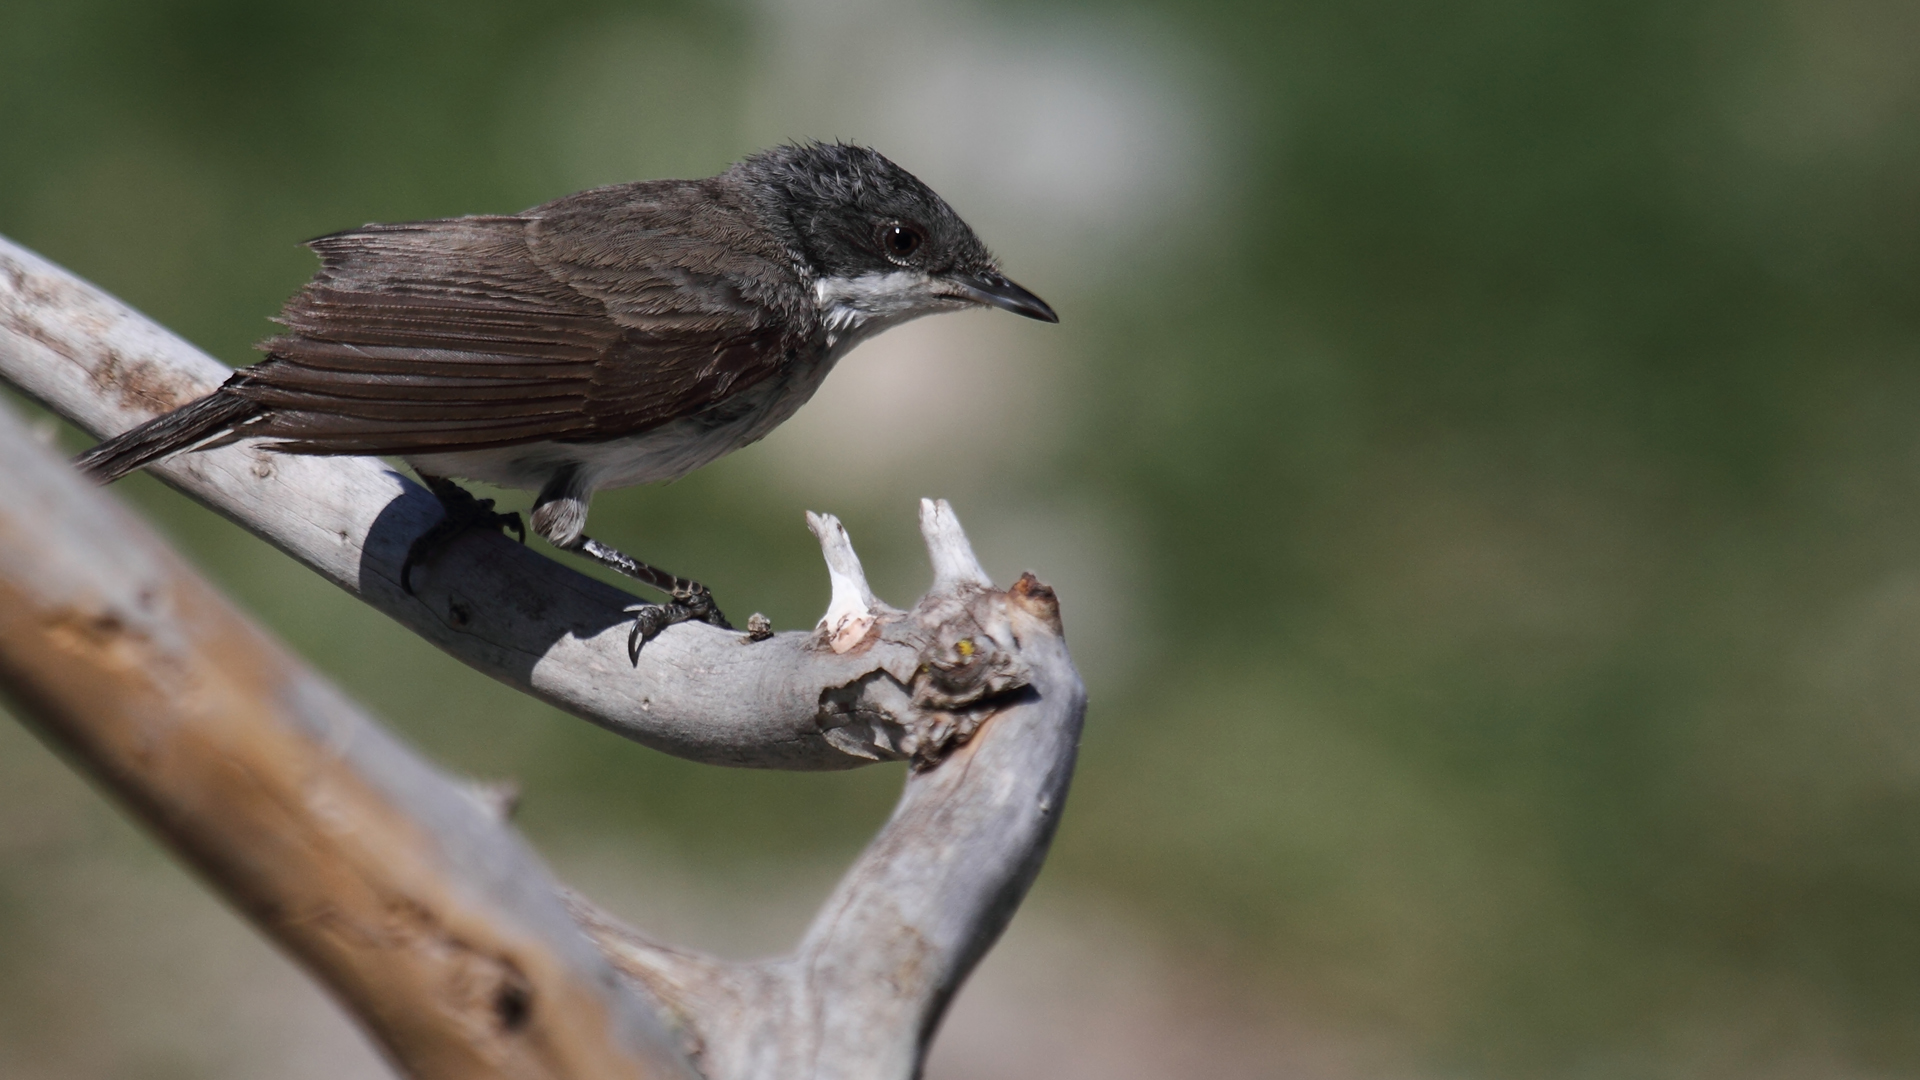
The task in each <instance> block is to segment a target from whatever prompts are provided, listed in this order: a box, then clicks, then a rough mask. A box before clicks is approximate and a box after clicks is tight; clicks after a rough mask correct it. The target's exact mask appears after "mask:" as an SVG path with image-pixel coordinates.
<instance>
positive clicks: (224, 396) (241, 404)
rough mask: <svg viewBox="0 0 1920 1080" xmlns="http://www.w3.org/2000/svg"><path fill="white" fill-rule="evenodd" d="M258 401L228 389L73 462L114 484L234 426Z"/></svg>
mask: <svg viewBox="0 0 1920 1080" xmlns="http://www.w3.org/2000/svg"><path fill="white" fill-rule="evenodd" d="M259 411H260V406H259V405H258V404H257V403H255V402H252V401H248V400H247V399H246V398H243V397H241V396H240V395H238V394H235V393H231V392H229V391H227V390H225V389H221V390H216V391H214V392H213V393H211V394H208V395H207V396H206V397H203V398H201V399H200V400H199V401H196V402H194V403H192V404H191V405H182V406H181V407H179V408H177V409H175V410H173V411H172V412H170V413H166V414H163V415H161V416H156V417H154V418H153V419H151V420H149V421H147V422H146V423H144V424H141V425H140V426H139V427H136V428H133V429H132V430H130V431H125V432H122V433H120V434H119V435H115V436H114V437H113V438H111V439H108V440H107V441H106V442H103V443H101V444H100V445H99V446H96V447H94V448H93V449H91V450H89V451H87V452H86V453H84V454H81V455H80V456H79V457H77V458H74V459H73V464H74V467H75V468H77V469H79V470H80V471H81V472H83V473H86V474H87V475H88V476H89V477H91V478H93V480H95V481H96V482H98V483H102V484H111V483H113V482H114V481H115V480H118V479H120V478H121V477H123V476H125V475H127V474H128V473H130V472H132V471H133V470H135V469H138V468H140V467H141V466H143V465H147V464H151V463H152V462H155V461H158V460H160V459H161V458H163V457H167V456H169V455H171V454H177V453H179V452H180V451H182V450H186V449H190V448H192V447H194V446H198V445H199V444H200V443H203V442H206V441H207V440H208V439H212V438H215V437H217V436H220V435H224V434H226V433H227V432H229V431H232V430H233V429H234V427H235V426H237V425H238V424H240V423H241V422H242V421H245V420H247V419H250V418H251V417H253V416H254V415H256V414H257V413H258V412H259Z"/></svg>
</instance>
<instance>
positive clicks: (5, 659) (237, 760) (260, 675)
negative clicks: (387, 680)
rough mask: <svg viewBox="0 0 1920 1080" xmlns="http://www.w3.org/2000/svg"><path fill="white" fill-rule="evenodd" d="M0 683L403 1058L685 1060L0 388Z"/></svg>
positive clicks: (591, 1071) (486, 824) (312, 680)
mask: <svg viewBox="0 0 1920 1080" xmlns="http://www.w3.org/2000/svg"><path fill="white" fill-rule="evenodd" d="M0 690H4V691H5V692H6V693H7V696H8V697H9V698H11V699H12V700H13V701H14V702H15V703H16V704H17V706H18V707H19V709H20V711H21V713H22V715H23V716H25V717H28V718H30V719H31V720H32V721H33V722H34V723H35V724H36V725H37V726H38V727H39V728H40V729H41V730H42V731H43V732H44V733H45V734H46V735H47V736H48V737H49V738H51V739H52V740H53V741H55V742H57V743H59V744H60V745H62V746H63V747H65V748H66V749H67V750H68V752H69V753H70V754H71V755H72V757H73V758H74V759H75V760H76V761H77V762H78V763H80V764H81V765H82V766H83V767H84V768H86V769H87V771H88V772H90V773H91V774H92V775H93V776H94V777H95V779H97V780H98V781H100V782H101V783H102V784H103V785H105V786H106V787H107V788H109V789H110V790H112V791H113V792H114V793H115V794H116V795H118V796H119V797H120V798H121V799H123V800H124V801H125V802H127V803H128V804H129V805H130V806H131V807H132V808H133V809H135V810H136V811H137V812H138V813H139V814H140V815H141V816H142V817H143V818H144V819H145V820H146V821H147V822H148V824H149V825H151V826H152V827H153V828H154V829H155V830H156V831H158V832H159V833H160V834H161V835H162V836H163V837H164V838H165V839H166V840H167V841H168V842H170V843H171V844H172V845H173V846H174V848H175V849H177V850H178V851H179V852H180V853H181V854H182V855H183V856H184V857H185V858H186V859H188V861H190V862H192V863H193V864H194V865H195V866H197V867H198V868H199V869H200V871H201V872H202V873H203V874H205V875H206V876H207V877H208V878H209V879H210V880H211V881H213V882H214V883H215V884H216V885H217V886H219V887H220V888H221V890H222V891H223V892H225V893H226V894H227V896H228V897H229V898H230V899H232V900H233V901H234V903H235V904H236V905H238V906H239V907H240V909H241V910H242V911H244V912H246V914H247V915H248V917H250V918H251V919H253V920H254V922H256V923H257V924H259V925H260V926H261V927H262V928H263V929H264V930H266V931H267V932H268V933H269V934H271V935H272V936H273V937H274V938H275V939H276V940H277V941H279V942H280V943H281V944H282V945H284V946H285V947H286V948H287V949H288V950H289V951H291V952H292V953H294V954H295V955H296V956H298V957H300V959H301V960H302V961H303V962H304V963H305V964H306V965H307V967H308V968H309V969H310V970H312V971H313V972H314V973H315V974H316V975H318V976H319V977H320V978H321V979H322V980H324V981H325V982H326V983H327V984H328V986H330V987H331V988H332V989H333V991H334V993H335V994H337V995H338V996H339V997H340V998H341V1000H342V1001H344V1002H345V1003H346V1004H347V1005H348V1006H349V1007H350V1008H351V1009H352V1010H353V1012H354V1013H355V1014H356V1015H357V1016H358V1017H359V1018H360V1019H361V1021H362V1022H363V1023H364V1024H365V1025H366V1027H367V1028H368V1030H369V1031H371V1032H372V1034H373V1035H374V1037H375V1038H376V1039H377V1040H378V1041H379V1043H380V1044H381V1045H382V1046H383V1047H384V1048H385V1049H386V1051H387V1053H388V1054H389V1056H390V1057H391V1058H392V1059H393V1061H394V1062H395V1064H396V1065H397V1066H398V1067H400V1068H402V1069H404V1070H405V1071H406V1072H408V1073H409V1074H410V1075H413V1076H417V1077H445V1078H448V1080H466V1078H471V1077H554V1078H560V1077H607V1078H613V1077H639V1076H657V1077H668V1076H691V1075H692V1073H691V1070H690V1069H689V1068H688V1067H687V1065H686V1063H685V1062H684V1060H683V1059H681V1057H680V1055H679V1053H678V1052H677V1049H676V1046H675V1042H674V1040H673V1037H672V1036H671V1034H670V1033H669V1031H668V1029H667V1026H666V1025H665V1024H663V1023H662V1022H661V1020H660V1019H659V1018H658V1017H657V1016H656V1015H654V1012H653V1010H652V1008H651V1006H650V1005H649V1004H648V1002H647V1001H646V1000H645V995H644V994H641V993H636V992H635V991H634V989H633V988H631V987H630V986H626V985H623V984H622V982H621V980H619V979H618V977H617V976H616V975H615V973H614V970H613V968H612V966H611V965H610V964H609V963H608V962H607V960H606V958H605V957H603V956H602V955H601V954H600V953H599V952H598V951H597V950H596V949H595V948H594V945H593V943H592V942H591V941H590V940H588V938H587V937H586V936H585V935H583V934H582V933H581V932H580V928H579V927H578V926H577V925H576V924H575V923H574V921H573V920H572V919H571V918H570V917H569V915H568V912H567V910H566V907H565V906H564V904H562V902H561V901H560V899H559V898H558V896H557V895H556V892H555V887H554V885H553V883H552V881H551V879H550V878H549V877H548V876H547V873H546V870H545V869H544V867H542V865H541V864H540V861H539V859H538V858H537V857H536V856H534V854H533V853H532V852H531V851H530V850H528V849H527V847H526V845H525V844H523V843H522V842H521V841H520V840H519V839H518V837H517V836H516V835H515V834H514V833H513V831H512V830H511V829H509V828H507V827H506V826H505V825H503V824H502V823H501V822H500V821H499V820H498V819H497V818H495V817H494V816H492V815H490V814H488V813H487V812H486V811H485V810H484V809H483V808H482V807H481V805H480V804H479V803H478V802H476V801H475V800H473V799H471V798H469V797H468V796H467V795H465V794H464V793H463V792H462V790H461V788H460V787H459V786H458V785H456V784H455V783H453V782H452V781H450V780H449V779H448V778H447V777H445V776H444V775H442V774H441V773H439V772H438V771H436V770H435V769H434V768H433V767H432V766H430V765H428V764H427V763H426V762H424V761H422V760H420V759H419V758H418V757H416V756H414V755H413V754H412V753H411V752H410V751H408V750H407V749H406V748H405V747H404V746H403V745H401V744H400V743H398V742H396V741H394V740H393V739H392V738H390V737H389V736H388V735H387V734H386V733H385V732H384V731H382V730H381V729H380V727H379V726H378V725H377V724H375V723H373V722H372V721H370V720H368V719H367V718H366V717H365V716H364V715H363V714H362V713H361V712H360V711H359V710H358V709H357V708H355V707H354V706H353V705H352V703H350V702H348V701H347V700H345V699H344V698H343V697H341V695H340V694H339V692H338V691H336V690H334V689H333V688H332V687H331V686H330V685H329V684H328V683H327V682H326V681H325V680H323V679H321V678H319V677H317V676H315V675H314V674H313V673H312V672H311V671H309V670H307V669H306V668H305V667H304V666H303V665H301V664H300V663H299V662H297V661H295V660H294V659H293V658H292V657H290V656H288V655H287V653H286V651H285V650H283V649H282V648H281V647H280V646H279V645H278V644H277V643H276V642H274V641H273V640H272V639H271V638H270V637H268V636H267V635H266V634H265V633H263V632H262V631H261V630H259V629H258V628H257V627H255V626H253V625H252V624H251V623H250V622H249V621H248V620H247V619H246V618H245V617H244V616H242V615H240V614H239V613H238V612H236V611H235V610H234V609H233V608H232V607H231V606H230V605H228V604H227V603H226V602H225V601H224V600H222V599H221V597H220V596H219V595H218V594H217V593H216V592H215V591H214V590H213V589H212V588H211V587H209V586H208V585H207V584H206V583H205V582H204V581H202V580H201V579H200V578H199V576H198V575H196V574H195V573H194V572H193V571H192V570H191V569H190V568H188V567H186V566H185V565H184V564H182V563H181V562H180V561H179V560H178V559H177V558H175V557H174V556H173V555H172V554H171V553H170V552H169V551H168V550H167V548H166V546H165V545H164V544H163V543H162V542H161V541H159V540H158V539H157V538H155V537H154V536H153V535H152V534H151V533H150V532H149V531H148V530H147V529H146V528H145V526H143V525H142V524H141V523H140V522H139V521H137V520H135V519H134V518H133V517H132V516H131V515H129V514H127V513H126V512H125V511H124V510H122V509H121V508H119V507H118V506H116V505H114V504H113V503H112V502H111V501H110V500H107V499H104V498H102V497H101V496H100V495H99V493H98V492H96V491H93V490H91V489H90V487H89V485H87V484H86V482H85V481H84V480H82V479H81V478H80V477H79V476H78V475H77V474H75V473H74V472H73V471H72V470H71V469H68V468H67V467H66V466H65V465H64V463H62V462H61V461H59V460H58V459H56V458H54V457H53V456H52V455H51V454H50V453H48V452H47V451H46V450H44V449H43V448H41V447H39V446H37V445H35V444H34V443H33V442H32V441H31V439H30V438H29V436H28V435H27V434H26V432H25V430H24V429H23V427H22V425H21V424H20V422H19V420H18V418H17V417H15V416H14V415H13V414H12V413H11V412H9V411H7V410H4V409H0Z"/></svg>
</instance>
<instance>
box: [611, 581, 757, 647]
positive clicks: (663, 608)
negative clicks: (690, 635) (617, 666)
mask: <svg viewBox="0 0 1920 1080" xmlns="http://www.w3.org/2000/svg"><path fill="white" fill-rule="evenodd" d="M686 584H687V585H689V586H691V588H689V589H676V590H674V593H673V599H671V600H669V601H667V602H666V603H664V604H634V605H632V606H630V607H628V608H627V609H626V610H627V614H629V615H632V616H633V630H632V631H631V632H629V633H628V634H627V659H629V660H631V661H633V662H634V663H635V664H638V663H639V662H640V649H641V647H642V646H644V645H646V643H647V642H649V641H652V640H653V639H654V638H656V637H659V636H660V631H662V630H665V629H666V628H667V627H669V626H673V625H674V624H676V623H683V622H705V623H711V624H712V625H714V626H717V627H719V628H720V629H722V630H731V629H733V624H731V623H729V622H727V617H726V616H725V615H723V614H721V613H720V606H719V605H718V604H715V603H714V602H713V594H712V593H711V592H709V591H707V587H706V586H705V585H701V584H699V583H697V582H692V581H689V582H686ZM755 640H758V639H757V638H756V639H755Z"/></svg>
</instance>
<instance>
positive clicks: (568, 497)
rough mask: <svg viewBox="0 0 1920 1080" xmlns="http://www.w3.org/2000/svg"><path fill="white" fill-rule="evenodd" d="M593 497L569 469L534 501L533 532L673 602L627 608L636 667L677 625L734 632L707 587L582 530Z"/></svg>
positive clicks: (629, 646) (629, 640) (629, 641)
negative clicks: (702, 624) (649, 647)
mask: <svg viewBox="0 0 1920 1080" xmlns="http://www.w3.org/2000/svg"><path fill="white" fill-rule="evenodd" d="M591 494H592V493H591V492H590V491H587V490H583V489H581V488H580V486H579V473H578V471H577V470H573V469H568V470H566V471H565V472H562V473H560V474H558V475H556V476H555V477H554V478H553V479H551V480H549V481H548V482H547V484H546V486H545V487H543V488H542V489H541V490H540V494H539V496H538V497H537V498H536V499H535V500H534V507H533V530H534V531H535V532H537V533H539V534H540V535H541V536H544V537H546V538H547V540H548V541H549V542H551V543H552V544H553V546H555V547H557V548H559V549H561V550H562V551H571V552H573V553H575V554H577V555H584V556H586V557H587V558H589V559H592V560H593V561H594V562H597V563H599V564H600V565H601V566H604V567H606V568H608V569H609V570H613V571H615V572H616V573H620V574H624V575H626V576H627V577H630V578H632V579H634V580H635V581H640V582H644V583H646V584H648V585H651V586H652V587H654V588H656V589H659V590H660V591H661V592H663V593H666V594H667V595H668V596H669V597H670V598H671V599H669V600H668V601H667V602H666V603H664V604H636V605H634V606H633V607H630V608H628V609H627V611H628V612H630V613H631V614H632V615H633V617H634V619H633V633H632V634H630V635H629V636H628V638H627V653H628V655H629V656H630V657H632V658H633V660H634V661H635V662H636V663H638V662H639V658H640V647H641V646H642V645H645V644H646V643H647V642H649V641H652V640H653V639H654V638H655V637H658V636H659V634H660V631H662V630H665V629H666V628H667V627H669V626H672V625H674V624H675V623H683V622H707V623H712V624H713V625H714V626H717V627H719V628H721V629H722V630H731V629H733V625H732V624H731V623H729V622H727V617H726V615H724V614H722V613H721V611H720V605H718V604H716V603H714V602H713V592H712V590H710V589H708V588H707V587H706V586H705V585H702V584H700V583H699V582H697V581H692V580H689V579H687V578H683V577H680V576H678V575H676V574H669V573H667V572H666V571H665V570H661V569H659V568H657V567H653V566H648V565H647V564H646V563H643V562H641V561H640V560H639V559H636V558H634V557H633V556H631V555H628V554H627V553H626V552H624V551H620V550H618V549H616V548H610V547H608V546H607V545H605V544H602V543H601V542H600V541H598V540H595V539H593V538H592V537H590V536H588V535H587V534H586V533H585V532H584V531H582V530H583V528H584V526H585V525H586V523H587V499H588V498H590V497H591ZM765 636H770V635H765ZM756 640H757V638H756Z"/></svg>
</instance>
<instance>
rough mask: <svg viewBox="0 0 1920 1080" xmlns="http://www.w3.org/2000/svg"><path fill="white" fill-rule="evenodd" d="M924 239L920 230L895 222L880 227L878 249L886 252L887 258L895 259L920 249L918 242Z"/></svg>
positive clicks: (902, 257)
mask: <svg viewBox="0 0 1920 1080" xmlns="http://www.w3.org/2000/svg"><path fill="white" fill-rule="evenodd" d="M924 239H925V237H923V236H921V235H920V230H919V229H916V228H914V227H913V226H911V225H901V224H899V223H897V222H896V223H895V224H892V225H882V226H881V227H880V249H881V250H882V251H885V252H886V253H887V258H889V259H894V260H896V261H897V260H900V259H904V258H906V257H907V256H909V255H911V254H913V253H914V252H916V251H918V250H920V242H921V241H922V240H924Z"/></svg>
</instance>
